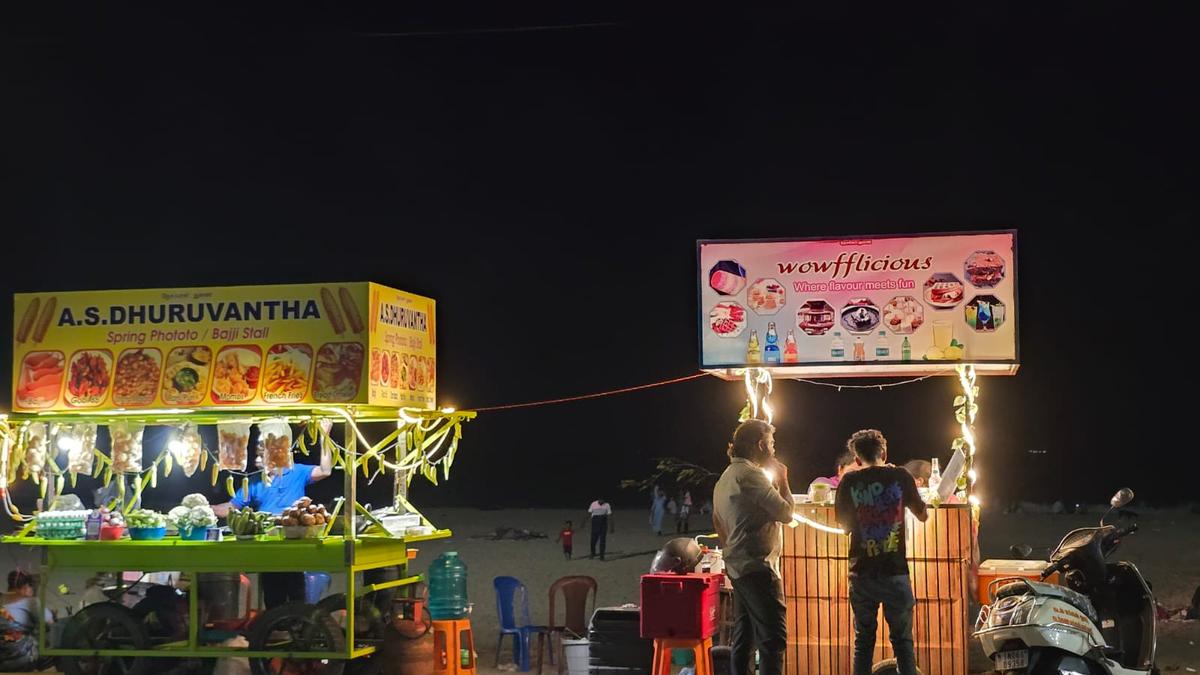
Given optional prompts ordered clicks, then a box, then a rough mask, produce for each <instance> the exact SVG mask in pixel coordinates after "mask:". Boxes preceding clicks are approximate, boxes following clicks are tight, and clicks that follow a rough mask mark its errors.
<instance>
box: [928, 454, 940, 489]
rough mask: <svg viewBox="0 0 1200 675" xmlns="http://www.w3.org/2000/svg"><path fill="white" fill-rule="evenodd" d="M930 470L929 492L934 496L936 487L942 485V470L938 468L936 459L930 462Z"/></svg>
mask: <svg viewBox="0 0 1200 675" xmlns="http://www.w3.org/2000/svg"><path fill="white" fill-rule="evenodd" d="M929 463H930V465H932V468H931V469H930V471H929V492H930V494H936V493H937V491H938V486H939V485H941V484H942V470H941V469H940V468H938V458H937V457H934V458H933V459H932V460H931V461H930V462H929Z"/></svg>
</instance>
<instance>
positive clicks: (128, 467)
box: [108, 420, 146, 474]
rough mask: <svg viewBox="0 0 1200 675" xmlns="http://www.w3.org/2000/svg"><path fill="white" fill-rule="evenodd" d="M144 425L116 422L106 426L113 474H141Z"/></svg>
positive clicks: (122, 421)
mask: <svg viewBox="0 0 1200 675" xmlns="http://www.w3.org/2000/svg"><path fill="white" fill-rule="evenodd" d="M145 431H146V425H145V424H141V423H140V422H126V421H124V420H118V421H115V422H112V423H110V424H109V425H108V434H109V435H110V436H111V437H112V470H113V473H118V474H120V473H141V472H142V434H143V433H145Z"/></svg>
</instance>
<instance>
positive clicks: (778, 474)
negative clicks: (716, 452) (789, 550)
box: [713, 420, 793, 675]
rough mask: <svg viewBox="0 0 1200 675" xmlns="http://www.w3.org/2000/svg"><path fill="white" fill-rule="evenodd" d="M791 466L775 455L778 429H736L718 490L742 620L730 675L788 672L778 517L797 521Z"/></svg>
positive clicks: (759, 425)
mask: <svg viewBox="0 0 1200 675" xmlns="http://www.w3.org/2000/svg"><path fill="white" fill-rule="evenodd" d="M792 511H793V507H792V488H791V485H789V484H788V471H787V467H786V466H784V465H783V464H782V463H780V462H779V460H777V459H775V427H773V426H771V425H770V424H768V423H766V422H764V421H762V420H748V421H746V422H743V423H742V424H741V425H739V426H738V428H737V430H736V431H734V432H733V443H731V444H730V445H729V467H728V468H727V469H725V472H724V473H722V474H721V478H720V479H719V480H718V481H717V486H716V488H714V489H713V524H714V525H716V528H717V534H718V535H719V536H720V537H721V545H722V546H723V547H724V550H725V555H724V559H725V573H726V574H727V575H729V579H730V581H731V582H732V583H733V597H734V601H735V603H736V606H737V622H736V623H735V624H734V627H733V639H732V640H731V643H732V644H731V645H730V656H729V658H730V673H731V675H748V674H749V673H750V672H752V671H753V669H754V668H753V665H752V661H753V651H754V648H755V647H757V648H758V656H759V668H758V672H759V673H760V675H782V673H783V650H784V647H785V646H786V644H787V607H786V605H784V602H783V582H782V581H781V577H780V575H779V554H780V553H781V552H782V550H783V530H782V528H781V526H780V523H788V522H791V520H792Z"/></svg>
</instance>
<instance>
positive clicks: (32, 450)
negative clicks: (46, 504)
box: [25, 422, 47, 481]
mask: <svg viewBox="0 0 1200 675" xmlns="http://www.w3.org/2000/svg"><path fill="white" fill-rule="evenodd" d="M46 453H47V448H46V423H45V422H34V423H32V424H30V425H29V426H28V427H26V429H25V471H26V472H28V473H29V475H30V476H31V477H33V479H34V480H36V481H40V480H41V479H42V473H43V472H44V471H45V470H46Z"/></svg>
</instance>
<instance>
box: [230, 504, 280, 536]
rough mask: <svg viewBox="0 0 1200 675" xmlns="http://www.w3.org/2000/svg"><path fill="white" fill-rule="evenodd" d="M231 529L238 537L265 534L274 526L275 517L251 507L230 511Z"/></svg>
mask: <svg viewBox="0 0 1200 675" xmlns="http://www.w3.org/2000/svg"><path fill="white" fill-rule="evenodd" d="M228 521H229V529H230V530H231V531H232V532H233V533H234V534H235V535H238V536H251V535H256V534H264V533H265V532H266V531H267V530H269V529H271V527H273V526H274V522H275V516H274V515H272V514H270V513H266V512H258V511H255V510H254V509H252V508H250V507H246V508H244V509H237V508H233V509H230V510H229V518H228Z"/></svg>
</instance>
